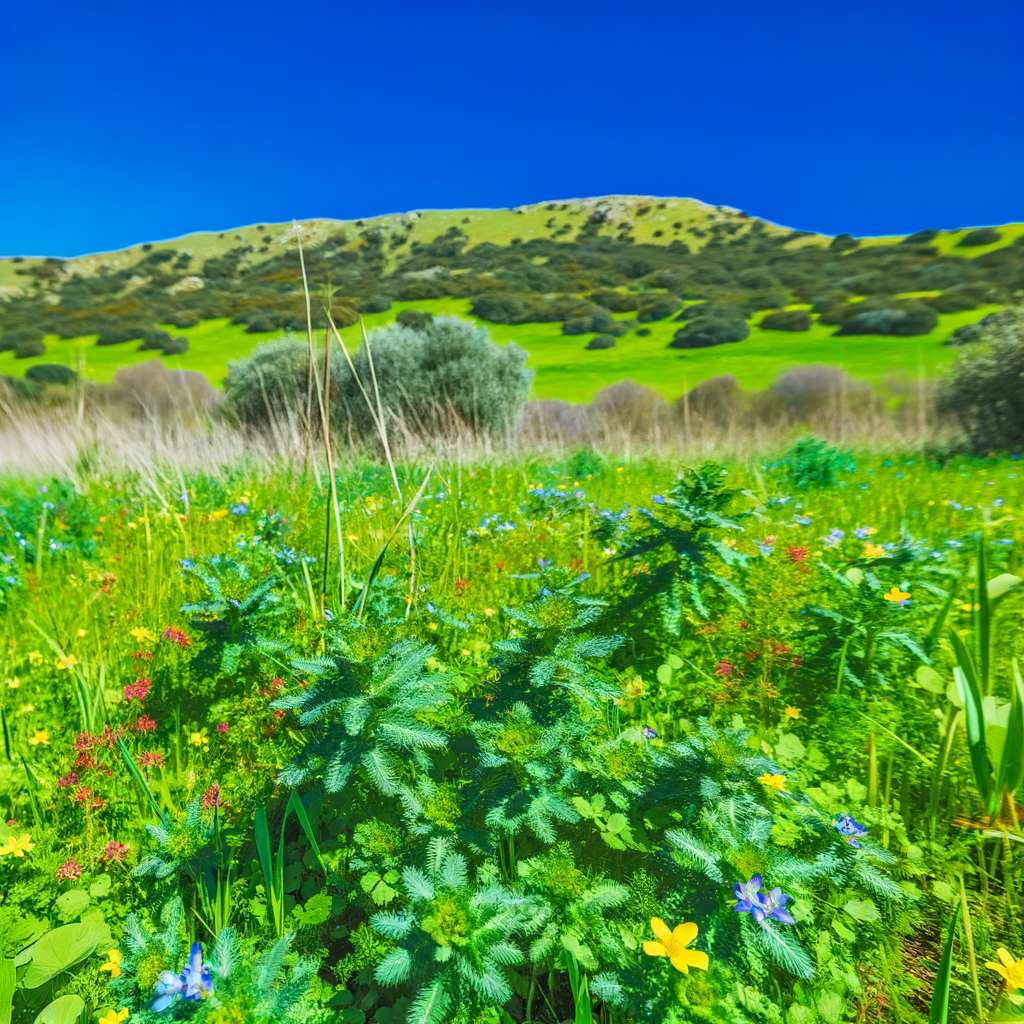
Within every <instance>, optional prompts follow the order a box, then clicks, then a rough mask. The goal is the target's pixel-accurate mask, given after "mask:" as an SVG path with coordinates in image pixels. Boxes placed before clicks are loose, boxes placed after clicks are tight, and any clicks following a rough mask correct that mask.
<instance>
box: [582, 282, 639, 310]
mask: <svg viewBox="0 0 1024 1024" xmlns="http://www.w3.org/2000/svg"><path fill="white" fill-rule="evenodd" d="M590 301H591V302H595V303H597V305H599V306H604V308H605V309H610V310H611V311H612V312H613V313H632V312H633V311H634V310H635V309H636V308H637V305H638V303H639V301H640V299H639V296H637V295H636V293H634V292H618V291H615V290H614V289H612V288H603V289H601V290H600V291H596V292H594V293H593V294H592V295H591V296H590Z"/></svg>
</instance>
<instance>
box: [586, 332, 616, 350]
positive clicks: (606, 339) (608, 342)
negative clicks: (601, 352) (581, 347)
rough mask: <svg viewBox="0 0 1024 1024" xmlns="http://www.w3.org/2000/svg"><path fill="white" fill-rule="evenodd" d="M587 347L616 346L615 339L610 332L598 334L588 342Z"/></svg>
mask: <svg viewBox="0 0 1024 1024" xmlns="http://www.w3.org/2000/svg"><path fill="white" fill-rule="evenodd" d="M586 347H587V348H589V349H597V348H615V339H614V338H613V337H612V336H611V335H610V334H598V335H597V336H596V337H594V338H591V339H590V341H589V342H587V346H586Z"/></svg>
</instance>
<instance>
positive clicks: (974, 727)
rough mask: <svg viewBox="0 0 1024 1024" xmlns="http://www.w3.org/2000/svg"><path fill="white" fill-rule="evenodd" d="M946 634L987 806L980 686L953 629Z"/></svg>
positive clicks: (989, 780)
mask: <svg viewBox="0 0 1024 1024" xmlns="http://www.w3.org/2000/svg"><path fill="white" fill-rule="evenodd" d="M949 638H950V641H951V642H952V644H953V651H954V652H955V654H956V660H957V667H956V668H955V669H953V674H954V676H955V677H956V682H957V687H958V689H959V691H960V699H961V700H962V701H963V703H964V721H965V722H966V724H967V749H968V751H969V753H970V755H971V768H972V769H973V772H974V783H975V785H976V786H977V789H978V795H979V796H980V797H981V800H982V803H983V804H985V806H986V807H988V804H989V798H990V795H991V790H992V777H991V776H992V768H991V766H990V764H989V760H988V753H987V751H986V749H985V712H984V709H983V706H982V703H981V687H980V686H979V684H978V676H977V673H976V672H975V669H974V662H973V660H972V659H971V655H970V653H969V652H968V650H967V647H966V646H965V645H964V642H963V639H962V638H961V636H960V634H959V633H957V631H956V630H955V629H951V630H950V631H949Z"/></svg>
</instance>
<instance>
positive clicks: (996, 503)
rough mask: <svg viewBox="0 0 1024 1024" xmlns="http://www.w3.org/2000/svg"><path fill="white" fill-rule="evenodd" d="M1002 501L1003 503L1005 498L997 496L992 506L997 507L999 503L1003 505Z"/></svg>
mask: <svg viewBox="0 0 1024 1024" xmlns="http://www.w3.org/2000/svg"><path fill="white" fill-rule="evenodd" d="M1002 503H1003V499H1002V498H996V500H995V501H993V502H992V507H993V508H995V507H996V506H997V505H1002Z"/></svg>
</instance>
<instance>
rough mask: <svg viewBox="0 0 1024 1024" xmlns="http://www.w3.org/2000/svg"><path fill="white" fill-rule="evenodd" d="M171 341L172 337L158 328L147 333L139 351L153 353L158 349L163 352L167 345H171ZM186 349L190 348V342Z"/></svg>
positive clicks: (186, 344)
mask: <svg viewBox="0 0 1024 1024" xmlns="http://www.w3.org/2000/svg"><path fill="white" fill-rule="evenodd" d="M170 341H171V336H170V335H169V334H168V333H167V332H166V331H162V330H160V328H159V327H157V328H154V329H153V330H151V331H147V332H146V336H145V339H144V340H143V342H142V344H141V345H140V346H139V349H138V350H139V351H140V352H151V351H155V350H157V349H160V350H163V349H164V348H165V346H166V345H168V344H170ZM185 347H186V348H187V347H188V342H186V343H185Z"/></svg>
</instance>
